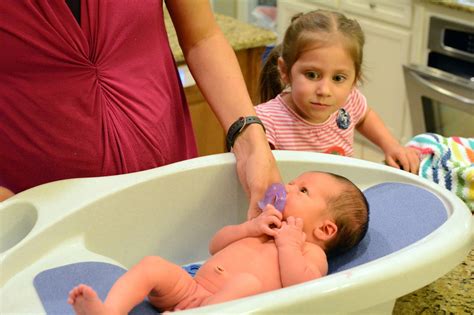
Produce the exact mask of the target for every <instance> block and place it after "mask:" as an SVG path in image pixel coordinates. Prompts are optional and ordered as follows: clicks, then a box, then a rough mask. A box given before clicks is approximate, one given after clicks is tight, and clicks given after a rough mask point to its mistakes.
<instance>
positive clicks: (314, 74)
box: [305, 71, 319, 80]
mask: <svg viewBox="0 0 474 315" xmlns="http://www.w3.org/2000/svg"><path fill="white" fill-rule="evenodd" d="M305 76H306V77H307V78H308V79H310V80H314V79H317V78H318V77H319V74H318V73H317V72H314V71H308V72H306V73H305Z"/></svg>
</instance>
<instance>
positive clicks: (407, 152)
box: [384, 145, 420, 175]
mask: <svg viewBox="0 0 474 315" xmlns="http://www.w3.org/2000/svg"><path fill="white" fill-rule="evenodd" d="M384 153H385V162H386V163H387V165H390V166H393V167H396V168H398V169H402V170H405V171H407V172H410V173H413V174H415V175H418V170H419V167H420V157H419V154H418V151H417V150H415V149H413V148H407V147H404V146H402V145H395V146H392V147H389V148H387V149H386V150H385V152H384Z"/></svg>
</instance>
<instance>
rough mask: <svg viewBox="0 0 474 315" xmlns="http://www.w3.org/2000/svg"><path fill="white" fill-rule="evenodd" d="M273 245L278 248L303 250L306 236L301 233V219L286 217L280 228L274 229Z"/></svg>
mask: <svg viewBox="0 0 474 315" xmlns="http://www.w3.org/2000/svg"><path fill="white" fill-rule="evenodd" d="M275 231H276V233H275V236H274V238H275V244H276V246H277V247H278V248H280V247H287V246H288V247H293V248H301V249H302V248H303V245H304V242H305V241H306V234H305V233H304V232H303V219H301V218H295V217H288V218H287V219H286V222H285V221H282V222H281V227H280V228H279V229H275Z"/></svg>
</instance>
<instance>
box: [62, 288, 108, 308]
mask: <svg viewBox="0 0 474 315" xmlns="http://www.w3.org/2000/svg"><path fill="white" fill-rule="evenodd" d="M67 302H68V303H69V304H71V305H72V307H73V308H74V311H75V312H76V314H78V315H88V314H91V315H100V314H106V313H107V310H106V307H105V305H104V303H102V301H101V300H100V299H99V296H97V293H96V292H95V291H94V289H92V288H91V287H89V286H87V285H85V284H80V285H78V286H77V287H75V288H74V289H72V290H71V291H70V292H69V298H68V300H67Z"/></svg>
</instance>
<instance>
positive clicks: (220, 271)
mask: <svg viewBox="0 0 474 315" xmlns="http://www.w3.org/2000/svg"><path fill="white" fill-rule="evenodd" d="M214 272H215V273H217V274H219V275H221V274H223V273H224V272H225V269H224V267H222V266H221V265H216V266H215V267H214Z"/></svg>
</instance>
